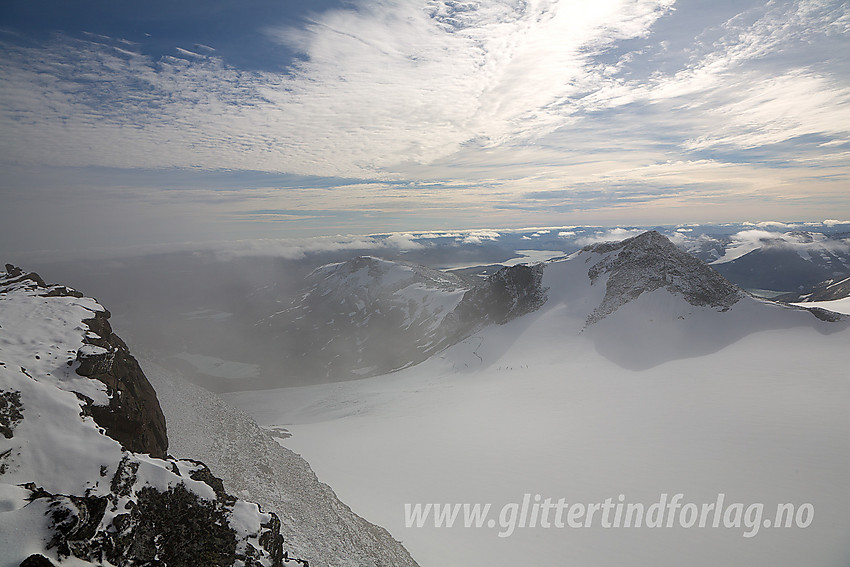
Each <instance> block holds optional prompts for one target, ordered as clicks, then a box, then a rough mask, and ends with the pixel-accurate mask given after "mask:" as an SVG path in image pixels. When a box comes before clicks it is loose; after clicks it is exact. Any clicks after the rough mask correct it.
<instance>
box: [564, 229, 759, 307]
mask: <svg viewBox="0 0 850 567" xmlns="http://www.w3.org/2000/svg"><path fill="white" fill-rule="evenodd" d="M578 256H579V257H581V256H585V257H586V258H585V262H586V263H589V264H590V268H589V269H588V272H587V275H588V277H589V278H590V281H591V283H592V284H593V285H598V284H599V283H601V282H604V283H605V288H606V289H605V297H604V298H603V300H602V302H601V303H600V304H599V306H598V307H597V308H596V309H594V311H593V312H592V313H591V314H590V315H589V316H588V318H587V322H588V323H589V324H592V323H595V322H597V321H599V320H600V319H602V318H604V317H606V316H608V315H610V314H611V313H613V312H614V311H616V310H617V309H618V308H620V307H621V306H623V305H625V304H626V303H628V302H630V301H632V300H634V299H636V298H637V297H639V296H640V295H641V294H643V293H648V292H652V291H655V290H656V289H659V288H666V289H667V290H668V291H669V292H671V293H674V294H678V295H681V296H682V297H683V298H684V299H685V300H686V301H687V302H688V303H689V304H690V305H693V306H709V307H712V308H715V309H718V310H721V311H722V310H726V309H728V308H729V307H731V306H732V305H733V304H735V303H736V302H737V301H738V300H739V299H741V297H743V295H744V292H742V291H741V290H740V289H739V288H737V287H736V286H735V285H734V284H732V283H731V282H729V281H728V280H727V279H726V278H724V277H723V276H721V275H720V274H718V273H717V272H715V271H714V270H712V269H711V268H710V267H709V266H708V265H706V264H705V263H703V262H701V261H700V260H698V259H696V258H694V257H693V256H691V255H690V254H688V253H686V252H684V251H682V250H680V249H679V248H678V247H676V246H675V245H674V244H673V243H672V242H670V240H668V239H667V238H666V237H665V236H663V235H661V234H660V233H658V232H656V231H654V230H653V231H648V232H644V233H642V234H639V235H638V236H635V237H632V238H629V239H626V240H623V241H621V242H616V243H611V242H605V243H600V244H594V245H591V246H588V247H586V248H584V249H583V250H582V252H581V253H580V254H579V255H578ZM588 256H589V257H588Z"/></svg>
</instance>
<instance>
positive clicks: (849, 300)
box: [792, 297, 850, 315]
mask: <svg viewBox="0 0 850 567" xmlns="http://www.w3.org/2000/svg"><path fill="white" fill-rule="evenodd" d="M792 305H799V306H800V307H807V308H808V307H820V308H821V309H827V310H829V311H833V312H835V313H843V314H844V315H850V297H844V298H842V299H833V300H831V301H806V302H803V303H793V304H792Z"/></svg>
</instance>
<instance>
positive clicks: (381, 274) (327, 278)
mask: <svg viewBox="0 0 850 567" xmlns="http://www.w3.org/2000/svg"><path fill="white" fill-rule="evenodd" d="M307 281H308V285H312V286H313V287H314V289H316V290H317V291H319V292H320V293H321V294H322V295H323V296H330V297H331V298H336V297H342V296H345V297H348V296H350V295H351V294H356V295H359V296H364V297H366V298H370V297H378V296H381V295H386V294H387V293H395V292H397V291H400V290H402V289H404V288H407V287H409V286H411V285H420V286H425V287H427V288H430V289H435V290H444V291H447V292H452V291H457V290H458V289H464V290H466V289H469V288H470V285H469V282H468V281H467V280H465V279H463V278H461V277H459V276H456V275H454V274H450V273H446V272H440V271H438V270H433V269H431V268H426V267H425V266H420V265H417V264H408V263H405V262H397V261H390V260H384V259H382V258H376V257H374V256H358V257H356V258H352V259H351V260H348V261H346V262H339V263H334V264H327V265H325V266H321V267H319V268H316V269H315V270H314V271H313V272H312V273H311V274H310V275H309V276H308V277H307Z"/></svg>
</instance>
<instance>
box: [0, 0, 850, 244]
mask: <svg viewBox="0 0 850 567" xmlns="http://www.w3.org/2000/svg"><path fill="white" fill-rule="evenodd" d="M848 52H850V4H848V3H847V2H845V1H842V0H832V1H830V0H799V1H781V0H777V1H769V2H764V1H754V0H743V1H725V0H710V1H702V0H693V1H687V2H676V1H675V0H654V1H653V0H592V1H591V0H490V1H455V0H372V1H359V0H342V1H333V0H318V1H311V2H295V1H292V0H243V1H241V2H238V3H236V2H223V1H217V0H205V1H204V2H200V1H197V2H196V1H169V2H164V1H160V0H154V1H149V2H145V3H131V2H123V1H122V2H115V1H114V0H112V1H107V0H103V1H92V0H82V1H80V2H73V3H72V2H67V1H66V0H35V1H33V0H5V1H4V2H3V3H2V5H0V172H2V175H1V176H0V254H9V253H21V252H26V251H45V250H54V251H59V252H63V251H66V252H71V251H74V250H81V249H92V248H110V247H116V248H117V247H132V246H144V245H153V244H164V243H169V242H184V243H185V242H206V241H211V240H215V241H221V240H243V239H258V238H288V237H291V238H303V237H312V236H330V235H336V234H371V233H378V232H388V231H412V230H420V231H422V230H436V229H461V228H463V229H474V228H487V227H524V226H557V225H601V226H615V225H626V224H627V225H640V224H676V223H689V222H740V221H745V220H746V221H765V220H783V221H818V220H823V219H834V218H848V217H850V58H848V57H847V55H846V54H847V53H848Z"/></svg>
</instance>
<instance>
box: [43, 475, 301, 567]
mask: <svg viewBox="0 0 850 567" xmlns="http://www.w3.org/2000/svg"><path fill="white" fill-rule="evenodd" d="M126 462H128V461H126V460H125V461H122V464H126ZM187 462H188V461H187ZM184 463H185V462H184ZM198 466H199V467H200V469H202V470H203V471H204V473H205V474H204V475H203V476H205V477H206V478H209V479H211V480H213V483H214V484H217V485H218V487H221V480H220V479H218V478H216V477H214V476H213V475H212V474H211V473H210V472H209V469H207V468H206V467H205V466H204V465H202V464H199V465H198ZM123 469H124V467H119V470H118V471H117V472H116V474H115V477H114V478H113V482H112V486H113V488H114V487H119V490H118V492H115V493H113V494H110V495H108V496H82V497H81V496H74V495H70V496H69V495H62V494H49V493H47V492H45V491H44V490H42V489H38V488H35V487H32V497H31V499H32V501H35V500H39V499H46V501H47V503H48V508H47V509H48V516H49V518H50V528H51V530H52V532H53V536H52V538H51V540H50V542H49V543H48V544H47V548H48V549H54V548H55V549H56V552H57V554H58V556H59V557H60V558H62V557H71V556H73V557H76V558H78V559H82V560H85V561H92V562H102V561H109V562H110V563H112V564H114V565H159V564H160V563H159V562H163V561H164V563H162V564H163V565H165V564H167V565H169V566H175V567H193V566H197V565H204V566H217V567H224V566H230V565H233V564H234V562H235V561H237V560H239V561H241V562H243V563H244V565H246V566H251V565H258V566H259V565H263V564H267V565H273V566H277V565H282V564H283V560H284V550H283V538H282V536H281V535H280V521H279V520H278V518H277V516H275V515H274V514H269V515H268V518H269V519H268V521H267V522H266V523H264V524H262V525H261V526H260V527H261V530H260V532H259V533H257V534H253V536H252V537H251V538H249V539H251V540H252V541H253V543H252V542H251V541H248V542H246V541H244V537H243V538H241V539H242V541H241V542H240V537H238V536H239V535H241V534H237V532H236V530H235V529H234V528H233V527H232V526H231V525H230V522H229V517H230V514H231V513H232V510H233V505H234V504H235V503H236V501H237V500H236V498H234V497H232V496H230V495H228V494H226V493H224V491H223V490H222V496H223V497H217V498H215V499H213V500H207V499H205V498H201V497H199V496H198V494H196V493H195V492H193V491H191V490H189V489H187V488H186V486H185V485H184V484H175V485H173V486H170V487H169V488H168V489H167V490H165V491H161V490H158V489H156V488H154V487H152V486H136V485H134V483H135V480H136V479H135V476H134V475H133V474H130V475H128V474H127V471H126V470H123ZM191 476H195V475H194V474H193V475H191ZM119 477H120V478H119ZM217 496H218V495H217ZM122 510H123V512H122ZM107 511H110V512H111V513H112V519H111V521H108V519H107V521H104V518H105V517H106V512H107ZM116 512H118V513H116ZM254 543H256V544H257V545H256V547H255V546H254ZM261 558H262V559H263V560H264V561H263V562H261V561H260V559H261Z"/></svg>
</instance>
